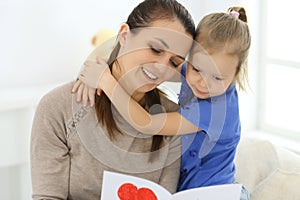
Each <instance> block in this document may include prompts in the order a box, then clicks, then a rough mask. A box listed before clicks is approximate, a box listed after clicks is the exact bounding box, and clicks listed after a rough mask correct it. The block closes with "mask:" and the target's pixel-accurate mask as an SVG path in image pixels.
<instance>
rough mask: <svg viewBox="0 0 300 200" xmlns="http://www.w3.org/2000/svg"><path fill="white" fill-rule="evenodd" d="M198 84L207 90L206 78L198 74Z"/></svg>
mask: <svg viewBox="0 0 300 200" xmlns="http://www.w3.org/2000/svg"><path fill="white" fill-rule="evenodd" d="M198 84H199V85H200V86H201V87H202V88H207V87H208V83H207V80H206V78H205V77H204V75H203V74H200V76H199V79H198Z"/></svg>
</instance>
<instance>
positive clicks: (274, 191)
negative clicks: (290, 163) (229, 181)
mask: <svg viewBox="0 0 300 200" xmlns="http://www.w3.org/2000/svg"><path fill="white" fill-rule="evenodd" d="M299 186H300V174H299V173H295V172H288V171H284V170H281V169H277V170H276V171H274V172H273V173H272V174H271V175H270V176H269V177H268V178H266V179H265V180H264V181H262V182H261V183H260V184H259V185H258V187H257V188H256V189H255V190H254V191H253V192H252V193H251V200H262V199H263V200H285V199H287V200H299V199H300V189H299Z"/></svg>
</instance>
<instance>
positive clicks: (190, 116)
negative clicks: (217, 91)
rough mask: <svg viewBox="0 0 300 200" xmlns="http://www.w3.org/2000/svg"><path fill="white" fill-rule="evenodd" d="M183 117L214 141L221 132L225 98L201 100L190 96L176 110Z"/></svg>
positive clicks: (223, 122) (224, 112) (223, 120)
mask: <svg viewBox="0 0 300 200" xmlns="http://www.w3.org/2000/svg"><path fill="white" fill-rule="evenodd" d="M178 112H179V113H180V114H181V115H182V116H183V117H185V118H186V119H187V120H189V121H190V122H192V123H193V124H194V125H195V126H197V127H198V128H200V129H201V130H202V131H204V132H205V133H206V134H207V135H208V136H209V139H210V140H212V141H216V140H218V139H219V138H220V135H221V134H222V131H223V128H224V124H225V120H226V112H227V104H226V99H220V98H219V99H218V101H216V102H214V101H213V100H211V99H209V100H203V99H198V98H196V97H194V98H192V99H191V100H190V101H188V102H187V103H186V104H185V105H183V106H181V107H180V109H179V111H178Z"/></svg>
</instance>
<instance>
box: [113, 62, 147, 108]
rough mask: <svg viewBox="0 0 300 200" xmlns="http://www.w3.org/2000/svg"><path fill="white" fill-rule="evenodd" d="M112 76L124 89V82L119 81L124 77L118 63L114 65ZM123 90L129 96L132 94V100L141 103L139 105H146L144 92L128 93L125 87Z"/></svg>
mask: <svg viewBox="0 0 300 200" xmlns="http://www.w3.org/2000/svg"><path fill="white" fill-rule="evenodd" d="M111 73H112V75H113V76H114V77H115V79H116V80H117V81H118V83H119V84H120V85H121V86H122V87H123V85H122V82H121V81H119V80H120V78H121V77H122V72H121V71H120V66H118V64H117V62H114V63H113V66H112V72H111ZM123 89H124V90H125V91H126V92H127V93H128V94H129V93H131V98H133V99H134V100H135V101H137V102H139V104H141V105H142V106H143V104H145V103H144V101H145V100H144V96H145V93H144V92H138V91H134V92H131V91H128V90H127V89H128V88H127V89H126V88H125V87H123Z"/></svg>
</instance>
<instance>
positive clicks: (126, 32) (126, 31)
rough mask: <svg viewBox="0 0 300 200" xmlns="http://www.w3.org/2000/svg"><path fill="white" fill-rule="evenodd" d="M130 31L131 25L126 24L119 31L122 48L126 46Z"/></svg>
mask: <svg viewBox="0 0 300 200" xmlns="http://www.w3.org/2000/svg"><path fill="white" fill-rule="evenodd" d="M129 31H130V28H129V25H128V24H126V23H125V24H122V26H121V27H120V30H119V37H118V39H119V42H120V45H121V46H123V45H124V44H125V42H126V37H127V36H128V35H129Z"/></svg>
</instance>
